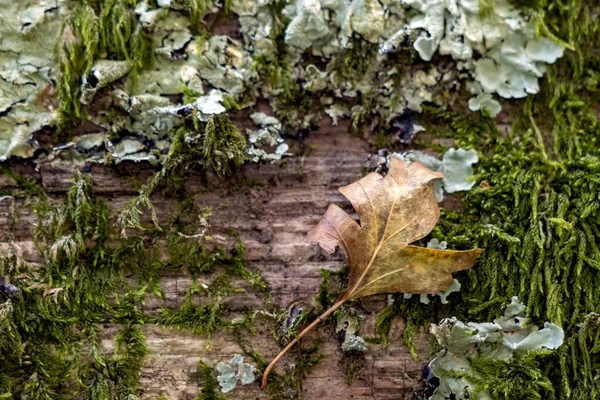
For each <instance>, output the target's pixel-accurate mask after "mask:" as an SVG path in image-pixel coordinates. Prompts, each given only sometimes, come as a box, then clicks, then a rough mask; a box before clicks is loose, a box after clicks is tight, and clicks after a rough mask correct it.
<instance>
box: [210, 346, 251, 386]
mask: <svg viewBox="0 0 600 400" xmlns="http://www.w3.org/2000/svg"><path fill="white" fill-rule="evenodd" d="M217 371H218V372H219V375H218V376H217V380H218V381H219V386H221V391H222V392H223V393H228V392H230V391H232V390H233V389H235V387H236V385H237V383H238V381H239V382H240V383H241V384H242V385H248V384H250V383H252V382H254V380H255V379H256V376H255V375H254V367H253V366H252V365H250V364H248V363H245V362H244V357H243V356H241V355H239V354H234V356H233V357H232V358H231V360H229V362H223V361H221V362H219V363H218V364H217Z"/></svg>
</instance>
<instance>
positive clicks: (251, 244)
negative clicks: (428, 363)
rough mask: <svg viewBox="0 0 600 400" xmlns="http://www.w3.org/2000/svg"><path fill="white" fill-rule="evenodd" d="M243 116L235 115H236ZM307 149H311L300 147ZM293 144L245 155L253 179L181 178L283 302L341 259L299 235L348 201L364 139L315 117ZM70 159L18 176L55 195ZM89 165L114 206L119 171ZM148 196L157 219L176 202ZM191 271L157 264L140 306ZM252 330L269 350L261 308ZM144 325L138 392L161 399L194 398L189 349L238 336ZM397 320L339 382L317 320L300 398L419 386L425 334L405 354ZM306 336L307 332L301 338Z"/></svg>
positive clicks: (109, 338) (370, 326)
mask: <svg viewBox="0 0 600 400" xmlns="http://www.w3.org/2000/svg"><path fill="white" fill-rule="evenodd" d="M242 124H243V123H240V125H242ZM308 149H310V151H308ZM293 150H295V151H297V152H300V151H302V150H304V153H305V155H302V156H296V157H291V158H287V159H285V160H283V161H282V162H279V163H275V164H260V165H257V164H249V165H247V166H245V167H244V168H243V169H242V171H241V172H240V173H243V174H245V176H246V178H247V180H250V181H251V182H254V185H252V186H249V185H247V184H240V183H239V181H236V182H232V180H226V179H222V178H218V177H216V176H210V177H209V179H208V182H201V181H200V177H199V176H197V175H195V174H190V176H189V177H188V178H187V182H186V187H187V188H188V191H189V192H190V193H193V200H194V202H195V203H196V204H197V205H198V206H200V207H211V208H212V209H213V216H212V217H211V218H210V220H209V222H210V224H211V226H212V227H213V230H214V231H215V232H216V233H218V232H221V231H225V230H226V229H227V228H234V229H235V230H236V231H237V232H239V235H240V238H241V239H242V241H243V242H244V244H245V245H246V249H247V252H246V259H247V261H248V265H249V267H250V268H258V269H260V270H261V271H262V273H263V275H264V277H265V278H266V280H267V281H268V283H269V285H270V289H271V294H272V296H273V300H274V303H275V304H276V305H277V306H279V307H286V306H287V305H289V304H290V303H291V302H293V301H298V300H302V301H306V302H311V301H312V300H313V299H314V296H315V295H316V294H317V291H318V286H319V284H320V283H321V276H320V275H319V270H320V269H321V268H326V269H330V270H336V269H337V268H339V266H340V265H341V264H342V263H343V254H341V252H338V253H335V254H333V255H331V256H325V255H324V254H323V253H322V252H321V251H320V250H319V248H318V247H316V246H313V245H311V244H309V243H307V242H306V240H305V236H306V233H307V232H308V230H310V229H311V228H312V227H313V226H314V225H315V224H316V223H317V221H318V220H319V218H320V217H321V215H322V214H323V213H324V212H325V210H326V208H327V206H328V205H329V203H331V202H337V203H339V204H341V205H343V206H344V207H345V208H346V209H347V210H349V211H350V210H351V209H352V208H351V206H350V205H349V203H348V202H347V201H346V200H345V199H344V198H343V197H342V196H341V195H340V194H339V192H338V191H337V189H338V188H339V187H340V186H343V185H347V184H349V183H351V182H353V181H355V180H356V179H358V178H359V177H360V176H361V173H362V171H363V161H364V159H365V158H366V157H367V156H368V154H369V151H370V150H371V151H372V149H370V147H369V145H368V144H367V142H366V141H365V140H362V139H361V138H358V137H354V136H351V135H349V134H348V126H347V124H340V125H339V126H335V127H332V126H331V125H330V121H324V122H323V126H322V128H321V129H320V130H319V131H316V132H312V133H311V134H310V136H309V137H308V138H307V139H306V140H304V141H303V142H302V143H295V144H294V147H293ZM74 168H77V167H76V166H74V165H72V164H68V163H64V162H55V163H53V164H50V165H44V166H42V167H41V168H40V169H39V171H35V170H34V169H32V168H25V167H23V168H22V171H21V172H23V173H24V174H25V175H26V176H29V177H33V178H35V179H38V180H39V182H40V183H41V184H42V185H43V186H44V187H45V189H46V190H47V191H48V192H49V193H51V194H52V195H53V196H57V197H60V196H62V195H64V193H65V192H66V191H67V190H68V188H69V187H70V181H71V179H72V176H73V171H74ZM120 169H121V170H125V171H134V172H132V173H133V174H134V175H136V176H137V179H138V180H143V179H145V178H146V177H148V176H150V175H151V173H152V172H153V170H152V168H151V167H150V166H149V165H143V164H140V165H134V164H128V165H121V166H120ZM91 174H92V177H93V181H94V183H95V188H96V192H97V193H98V194H100V195H101V196H103V197H105V199H106V200H107V202H108V203H109V204H110V206H111V207H112V208H113V209H115V210H116V209H119V208H120V207H122V206H123V205H124V203H125V202H126V201H127V200H129V199H130V198H131V197H132V196H133V195H134V194H135V191H134V190H133V188H132V185H131V182H130V181H129V180H128V178H127V177H124V176H121V175H119V173H117V172H116V171H115V169H112V168H108V167H104V166H100V165H94V166H93V167H92V168H91ZM1 186H2V188H4V189H10V188H11V180H10V179H7V178H6V177H4V178H3V180H2V182H1ZM152 201H153V203H154V205H155V207H156V211H157V213H158V217H159V219H160V220H163V221H164V220H166V219H167V218H168V217H169V216H170V215H173V214H175V213H176V212H177V204H176V202H175V201H173V200H170V199H166V198H164V197H162V196H160V195H155V196H153V198H152ZM11 206H12V205H11V203H10V201H9V199H5V200H0V226H1V228H0V236H2V237H7V236H8V235H11V236H12V237H14V239H15V241H16V242H17V244H19V246H20V247H21V248H22V249H23V252H24V257H25V258H26V259H27V260H29V261H32V262H41V260H40V258H39V256H38V255H37V254H36V253H35V249H34V246H33V242H32V237H31V228H32V226H33V224H34V223H35V218H34V215H32V213H31V212H30V211H29V209H28V208H27V207H24V206H23V203H22V199H21V200H19V199H17V202H16V204H15V205H14V206H15V207H16V208H17V210H18V213H19V219H18V221H17V222H16V223H13V221H12V220H11V217H10V214H11V213H10V207H11ZM190 284H191V279H190V277H189V276H187V275H186V274H185V273H180V274H165V275H164V276H163V277H162V280H161V285H162V287H163V289H164V292H165V296H164V298H162V299H161V298H149V299H147V301H146V304H145V308H146V311H147V312H149V313H153V312H155V311H156V310H157V309H159V308H163V307H167V308H175V307H178V306H179V305H180V304H181V302H182V299H183V295H184V293H185V289H186V288H187V287H188V286H189V285H190ZM229 304H230V306H231V307H232V308H233V309H234V310H235V309H240V308H247V307H252V308H260V307H263V303H262V300H261V299H260V298H259V297H258V296H257V295H254V294H250V293H249V294H243V295H239V296H235V297H233V298H232V299H231V301H229ZM383 306H384V298H383V297H380V298H375V299H369V300H368V301H365V302H364V308H365V313H366V319H365V321H363V324H362V327H361V334H362V335H363V336H366V337H373V336H375V331H374V325H375V323H374V321H375V313H376V312H377V311H379V310H380V309H381V308H382V307H383ZM257 325H258V326H257V334H256V336H254V337H247V338H244V341H246V342H247V343H249V344H250V346H251V347H252V348H253V349H255V350H257V351H258V352H259V353H260V354H262V355H263V357H265V358H266V359H269V358H271V357H273V356H275V355H276V354H277V352H278V351H279V348H278V346H277V345H276V344H275V341H274V340H273V338H272V334H271V332H272V330H273V329H274V328H275V325H274V323H273V322H272V321H271V320H269V319H266V318H262V319H261V320H260V323H259V324H257ZM117 330H118V327H116V326H111V325H109V326H106V327H105V329H104V332H103V345H104V347H105V349H106V350H109V349H110V348H111V347H112V346H113V337H114V335H115V333H116V331H117ZM144 331H145V333H146V335H147V341H148V347H149V352H150V353H149V356H148V357H147V359H146V362H145V366H144V369H143V371H142V386H143V388H144V394H143V398H145V399H153V398H155V397H157V396H158V395H160V394H162V393H164V394H166V395H168V396H169V398H170V399H193V398H194V397H195V396H196V394H197V392H198V384H199V377H198V374H197V364H198V359H199V358H202V359H203V360H204V361H205V362H207V363H208V364H209V365H215V364H216V363H217V362H218V361H222V360H228V359H229V358H230V357H231V356H232V355H233V354H235V353H240V352H241V348H240V345H239V344H238V339H236V338H235V337H234V336H232V334H231V333H229V332H217V333H216V334H214V335H213V337H212V338H211V339H210V347H208V348H207V340H205V339H202V338H200V337H197V336H194V335H192V334H189V333H185V332H178V331H170V330H168V329H164V328H161V327H157V326H152V325H148V326H145V327H144ZM402 331H403V325H402V322H401V321H400V320H398V321H395V323H394V328H393V329H392V337H391V338H390V339H391V340H390V345H389V347H388V348H387V349H383V348H382V347H381V346H380V345H375V344H370V345H369V350H368V351H367V353H366V354H365V366H364V368H363V369H362V370H361V371H360V373H359V375H358V377H357V378H356V379H355V381H354V382H353V383H352V385H351V386H347V385H346V384H345V382H344V381H345V372H344V369H343V368H342V363H343V360H342V358H343V355H342V352H341V350H340V343H339V339H338V338H337V336H336V335H335V334H334V333H333V332H332V331H331V330H330V329H320V330H318V332H316V333H314V334H313V337H314V336H315V335H320V336H321V339H322V347H321V350H322V352H323V354H324V355H325V357H324V359H323V362H322V364H321V365H319V366H318V367H317V368H315V370H314V371H313V372H312V373H311V374H310V375H309V376H307V377H306V380H305V382H304V389H303V390H304V393H303V395H304V398H305V399H307V400H312V399H322V398H328V399H329V400H338V399H339V400H345V399H360V400H367V399H401V398H405V397H407V396H410V395H411V394H412V393H413V392H414V389H415V388H418V387H419V386H420V382H419V379H418V378H419V377H420V370H421V368H422V366H423V364H424V363H425V360H426V356H427V352H428V345H427V341H426V339H425V338H424V337H421V339H420V340H419V341H418V348H419V353H420V354H421V355H422V356H424V357H422V359H421V360H420V361H415V360H413V359H412V358H411V356H410V354H409V351H408V349H407V348H406V347H405V346H403V345H402V340H401V335H402ZM309 340H310V338H309ZM227 398H228V399H263V398H268V397H267V395H266V394H265V393H263V392H262V391H261V390H260V389H259V387H258V383H257V384H254V385H249V386H245V387H242V388H238V389H236V390H234V391H232V392H231V393H229V394H228V395H227Z"/></svg>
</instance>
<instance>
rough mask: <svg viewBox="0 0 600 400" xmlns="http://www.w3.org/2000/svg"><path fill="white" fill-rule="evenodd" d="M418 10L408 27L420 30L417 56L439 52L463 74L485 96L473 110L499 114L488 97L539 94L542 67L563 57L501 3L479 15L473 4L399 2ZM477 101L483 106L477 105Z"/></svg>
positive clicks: (471, 0) (467, 0)
mask: <svg viewBox="0 0 600 400" xmlns="http://www.w3.org/2000/svg"><path fill="white" fill-rule="evenodd" d="M402 2H403V3H404V4H406V5H408V6H410V7H411V8H412V9H414V10H417V11H418V13H417V14H416V15H414V16H413V17H412V18H411V20H410V22H409V24H408V26H409V28H410V29H412V30H418V31H420V32H421V33H420V35H419V37H418V38H417V40H415V42H414V47H415V49H416V50H417V52H418V53H419V56H420V57H421V58H422V59H423V60H425V61H429V60H431V59H432V57H433V55H434V54H435V53H436V52H438V51H439V53H440V54H442V55H450V56H451V57H452V58H453V59H454V60H456V61H457V68H458V69H459V70H463V71H468V73H469V75H470V76H471V77H472V78H473V79H475V81H477V82H478V83H479V84H480V85H481V87H482V89H483V91H484V93H486V94H487V95H485V96H483V95H480V96H479V98H478V99H477V100H473V101H472V102H471V104H470V108H471V109H472V110H476V109H484V110H487V112H488V114H489V115H490V116H495V115H496V114H497V113H498V106H499V103H497V102H494V101H493V99H492V98H491V94H494V93H495V94H498V95H499V96H500V97H504V98H522V97H525V96H527V95H528V94H534V93H537V92H538V91H539V84H538V79H539V78H540V77H541V76H542V75H543V74H544V70H545V65H546V64H552V63H554V62H555V61H556V60H557V59H558V58H559V57H562V55H563V48H562V46H561V45H560V44H557V43H554V42H553V41H551V40H549V39H546V38H541V37H537V36H536V34H535V29H534V28H533V26H532V25H531V24H530V23H529V22H528V21H527V20H526V19H525V18H524V17H523V15H522V14H521V13H520V12H519V10H517V9H515V8H514V7H513V6H511V5H510V4H509V3H508V1H506V0H497V1H495V2H494V7H491V9H490V10H487V11H488V12H486V13H483V12H482V10H481V8H480V4H479V1H476V0H403V1H402ZM482 101H483V102H484V104H483V106H482V104H481V103H482Z"/></svg>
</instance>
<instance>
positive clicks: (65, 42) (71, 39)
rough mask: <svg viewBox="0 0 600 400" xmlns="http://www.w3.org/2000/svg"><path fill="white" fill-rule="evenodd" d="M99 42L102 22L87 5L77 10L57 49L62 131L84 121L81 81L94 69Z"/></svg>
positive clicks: (63, 32)
mask: <svg viewBox="0 0 600 400" xmlns="http://www.w3.org/2000/svg"><path fill="white" fill-rule="evenodd" d="M99 42H100V31H99V22H98V17H97V16H96V13H95V12H94V9H93V8H92V7H90V6H87V5H79V6H77V7H76V8H75V9H74V10H73V14H72V16H71V17H70V18H69V19H68V20H67V22H66V23H65V24H64V25H63V27H62V30H61V33H60V39H59V40H58V42H57V48H56V54H57V64H58V70H57V78H56V91H57V97H58V100H59V102H60V107H59V109H58V116H59V129H60V130H62V129H65V128H69V127H72V126H73V124H74V123H75V122H76V121H79V120H80V119H81V117H82V115H81V114H82V107H81V103H80V102H79V93H80V88H79V86H80V82H81V77H82V75H83V74H86V73H88V72H90V70H91V69H92V65H93V64H94V60H95V58H96V54H97V52H98V43H99Z"/></svg>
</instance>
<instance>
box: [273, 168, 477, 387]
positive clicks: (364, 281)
mask: <svg viewBox="0 0 600 400" xmlns="http://www.w3.org/2000/svg"><path fill="white" fill-rule="evenodd" d="M442 177H443V174H442V173H440V172H433V171H431V170H430V169H428V168H427V167H426V166H425V165H423V164H422V163H420V162H413V163H412V164H411V165H410V166H407V165H406V164H405V163H404V161H402V160H400V159H397V158H395V157H391V166H390V170H389V172H388V174H387V175H386V177H385V178H384V177H382V176H381V175H379V174H377V173H370V174H368V175H367V176H365V177H364V178H362V179H360V180H359V181H357V182H354V183H352V184H350V185H348V186H345V187H342V188H340V189H339V190H340V192H341V193H342V194H343V195H344V196H345V197H346V198H348V200H350V202H351V203H352V206H353V207H354V209H355V210H356V213H357V214H358V217H359V219H360V225H359V224H358V223H357V222H356V221H355V220H354V219H353V218H352V217H351V216H350V215H348V213H346V212H345V211H344V210H342V209H341V208H340V207H338V206H337V205H335V204H331V205H330V206H329V208H328V209H327V212H326V213H325V215H323V217H322V218H321V220H320V221H319V223H318V225H317V226H316V227H315V228H314V229H312V230H311V231H310V232H309V233H308V239H309V241H310V242H312V243H314V244H318V245H319V246H321V247H322V248H323V249H324V250H325V251H327V252H329V253H332V252H334V251H335V248H336V247H337V246H338V245H340V246H341V247H342V248H343V249H344V252H345V254H346V258H347V261H348V265H349V267H350V272H349V278H348V287H347V288H346V290H344V291H343V292H342V293H340V296H339V297H338V299H337V301H336V303H335V304H334V305H333V306H331V308H330V309H328V310H327V311H325V312H324V313H323V314H322V315H321V316H320V317H319V318H317V319H316V320H315V321H313V322H312V323H311V324H310V325H308V326H307V327H306V328H305V329H304V330H303V331H302V332H300V334H298V336H296V337H295V338H294V340H292V341H291V342H290V343H289V344H288V345H287V346H286V347H285V348H284V349H283V350H282V351H281V352H280V353H279V354H278V355H277V357H275V359H274V360H273V361H272V362H271V364H269V366H268V367H267V369H266V370H265V372H264V374H263V380H262V387H263V388H266V386H267V378H268V375H269V372H270V371H271V369H272V368H273V366H274V365H275V364H276V363H277V361H278V360H279V359H280V358H281V357H282V356H283V355H284V354H285V353H286V352H287V351H288V350H289V349H290V348H291V347H292V346H293V345H294V344H295V343H296V342H298V340H299V339H300V338H302V336H304V335H305V334H306V333H307V332H308V331H310V330H311V329H312V328H314V327H315V326H316V325H318V324H319V323H320V322H321V321H323V320H324V319H325V318H326V317H328V316H329V315H330V314H331V313H333V312H334V311H335V310H336V309H337V308H339V307H340V306H341V305H342V304H344V303H345V302H346V301H348V300H354V299H357V298H360V297H364V296H369V295H372V294H380V293H397V292H401V293H414V294H429V293H438V292H441V291H443V290H444V289H446V288H447V287H448V286H449V285H450V284H451V283H452V280H453V278H452V272H455V271H461V270H464V269H468V268H470V267H472V266H473V265H475V263H476V262H477V257H478V256H479V255H480V254H481V253H482V251H483V250H481V249H474V250H467V251H452V250H439V249H429V248H424V247H417V246H410V245H409V244H410V243H412V242H414V241H416V240H419V239H421V238H423V237H424V236H426V235H427V234H428V233H429V232H431V230H432V229H433V227H434V226H435V224H436V223H437V221H438V219H439V217H440V209H439V206H438V204H437V201H436V199H435V194H434V191H433V188H432V186H431V185H429V184H428V183H429V182H430V181H431V180H433V179H439V178H442Z"/></svg>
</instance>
